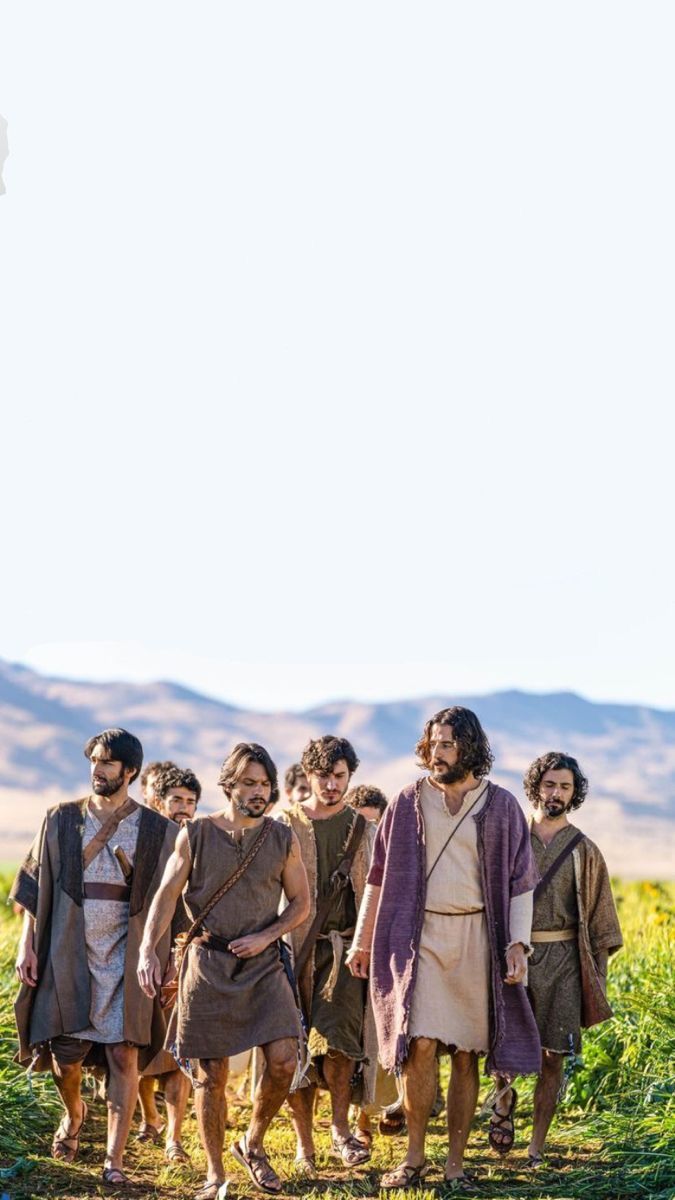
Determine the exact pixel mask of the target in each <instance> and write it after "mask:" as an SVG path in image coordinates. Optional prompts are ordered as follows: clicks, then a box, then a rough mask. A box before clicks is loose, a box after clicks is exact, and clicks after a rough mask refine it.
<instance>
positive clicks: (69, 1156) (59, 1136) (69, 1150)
mask: <svg viewBox="0 0 675 1200" xmlns="http://www.w3.org/2000/svg"><path fill="white" fill-rule="evenodd" d="M86 1117H87V1106H86V1104H85V1102H84V1100H83V1101H82V1120H81V1121H80V1124H79V1125H78V1127H77V1129H76V1130H75V1131H74V1133H67V1131H66V1125H67V1123H68V1113H66V1114H65V1116H64V1117H63V1118H62V1120H61V1123H60V1124H59V1127H58V1129H57V1131H56V1133H55V1134H54V1137H53V1138H52V1158H57V1159H59V1161H60V1162H67V1163H71V1162H75V1159H76V1157H77V1152H78V1150H79V1148H80V1134H81V1133H82V1126H83V1125H84V1122H85V1120H86ZM70 1142H74V1143H75V1145H74V1146H72V1145H70V1144H69V1143H70Z"/></svg>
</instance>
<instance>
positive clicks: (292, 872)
mask: <svg viewBox="0 0 675 1200" xmlns="http://www.w3.org/2000/svg"><path fill="white" fill-rule="evenodd" d="M281 882H282V885H283V889H284V892H285V893H286V899H287V900H288V904H287V906H286V908H285V909H284V911H283V912H282V913H280V914H279V916H278V917H277V919H276V921H273V922H272V924H271V925H268V926H267V927H266V928H265V929H261V930H260V932H259V933H249V934H247V936H246V937H241V938H235V940H234V941H233V942H230V950H231V951H232V953H233V954H236V955H237V957H238V958H253V957H254V956H255V955H256V954H260V953H261V952H262V951H263V950H264V949H265V948H266V947H267V946H269V945H271V943H272V942H275V941H276V940H277V938H280V937H281V936H282V935H283V934H284V933H290V931H291V929H295V928H296V927H297V926H298V925H301V924H302V922H303V921H304V920H306V918H307V917H308V915H309V884H308V882H307V872H306V871H305V867H304V864H303V861H302V859H301V857H300V845H299V843H298V839H297V837H296V836H295V834H293V840H292V842H291V849H290V852H289V855H288V858H287V860H286V866H285V867H284V870H283V873H282V876H281Z"/></svg>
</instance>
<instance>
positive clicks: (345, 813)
mask: <svg viewBox="0 0 675 1200" xmlns="http://www.w3.org/2000/svg"><path fill="white" fill-rule="evenodd" d="M353 821H354V811H353V809H351V808H343V809H342V811H341V812H339V813H337V814H336V815H335V816H334V817H327V818H326V819H325V820H323V821H313V822H312V828H313V830H314V838H315V841H316V865H317V899H318V902H319V903H320V902H321V900H322V899H323V897H324V896H326V895H328V893H329V891H330V877H331V875H332V873H333V871H334V870H335V868H336V867H337V865H338V863H339V862H340V860H341V859H342V857H343V855H344V847H345V842H346V841H347V838H348V836H349V831H350V829H351V826H352V823H353ZM355 925H356V901H355V899H354V889H353V887H352V885H351V882H349V883H348V884H347V886H346V887H345V888H344V889H343V890H342V891H341V892H338V894H337V895H336V896H335V897H334V898H333V903H332V905H331V908H330V909H329V912H328V916H327V918H326V921H325V922H324V926H323V934H322V935H320V936H319V938H318V939H317V942H316V949H315V955H314V988H313V992H312V1010H311V1015H310V1020H309V1026H310V1029H309V1050H310V1053H311V1054H312V1056H317V1055H322V1054H327V1053H328V1051H329V1050H338V1051H339V1052H340V1053H341V1054H344V1055H346V1057H347V1058H353V1059H355V1060H357V1061H360V1060H361V1059H363V1057H364V1052H363V1009H364V1005H365V989H366V984H365V981H364V980H362V979H355V978H354V976H353V975H352V974H351V972H350V971H349V970H348V968H347V966H346V965H345V958H344V955H343V956H342V957H341V959H340V965H339V968H338V972H337V978H336V979H335V984H334V987H333V988H332V994H331V995H330V997H327V996H325V995H323V992H324V989H325V988H326V985H327V984H328V981H329V979H330V976H331V973H332V971H333V964H334V961H335V951H334V944H333V943H334V942H335V937H334V938H333V941H331V939H330V937H329V936H326V935H330V934H331V933H333V934H336V933H341V934H343V935H344V934H345V933H348V936H347V937H346V938H345V937H344V936H343V938H342V941H343V945H344V951H345V953H346V951H347V950H348V949H349V946H350V945H351V938H352V935H353V932H354V927H355Z"/></svg>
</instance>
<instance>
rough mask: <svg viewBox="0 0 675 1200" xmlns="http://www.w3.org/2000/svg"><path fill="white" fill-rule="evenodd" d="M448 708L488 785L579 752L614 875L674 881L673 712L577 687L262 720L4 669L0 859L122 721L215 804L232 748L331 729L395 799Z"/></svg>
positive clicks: (183, 694) (208, 704) (82, 786)
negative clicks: (483, 763)
mask: <svg viewBox="0 0 675 1200" xmlns="http://www.w3.org/2000/svg"><path fill="white" fill-rule="evenodd" d="M450 703H461V704H467V705H469V707H471V708H473V709H475V711H476V712H478V714H479V716H480V719H481V721H482V723H483V725H484V726H485V728H486V730H487V732H488V734H489V737H490V741H491V743H492V746H493V749H494V752H495V759H496V761H495V767H494V771H493V778H494V779H496V780H498V781H500V782H502V783H504V784H505V785H506V786H507V787H509V788H511V790H512V791H514V792H516V794H517V795H519V796H522V787H521V779H522V775H523V773H524V771H525V769H526V767H527V765H528V763H529V762H530V761H531V759H532V758H534V757H535V756H536V755H537V754H539V753H542V752H543V751H544V750H548V749H564V750H567V751H568V752H569V753H572V754H576V755H577V757H578V758H579V759H580V761H581V763H582V766H583V767H584V768H585V770H586V772H587V774H588V775H589V777H590V779H591V787H592V791H591V796H590V798H589V800H588V802H587V804H586V806H585V807H584V809H582V810H581V814H580V816H579V822H580V823H581V824H582V825H583V827H584V828H585V829H587V831H588V832H589V834H590V835H591V836H595V837H596V838H597V840H598V841H600V842H602V844H603V847H605V846H607V847H608V857H609V858H610V865H611V866H612V867H613V869H614V870H616V871H621V872H622V873H625V874H643V873H649V874H650V875H656V874H660V875H666V874H667V875H672V874H673V873H675V868H674V867H673V866H672V865H671V864H672V863H673V861H675V712H672V711H664V710H659V709H653V708H647V707H644V706H638V705H627V704H596V703H592V702H590V701H588V700H584V699H583V698H582V697H581V696H577V695H575V694H574V693H572V692H560V693H553V694H547V695H533V694H531V693H527V692H520V691H508V692H498V693H494V694H490V695H486V696H458V695H454V694H453V693H452V692H448V693H447V695H445V696H442V697H441V696H435V697H434V696H431V697H428V698H425V699H416V700H401V701H397V702H388V703H382V704H365V703H362V702H356V701H353V702H352V701H339V702H334V703H330V704H324V705H320V706H318V707H314V708H311V709H308V710H307V711H305V712H302V713H283V712H276V713H255V712H247V711H246V710H244V709H239V708H236V707H234V706H233V705H230V704H225V703H223V702H221V701H218V700H214V699H210V698H208V697H205V696H202V695H199V694H198V693H196V692H193V691H190V690H189V689H188V688H185V687H182V686H180V685H178V684H173V683H166V682H158V683H152V684H148V685H141V684H129V683H106V684H102V683H86V682H73V681H71V680H62V679H50V678H47V677H45V676H42V675H39V674H38V673H37V672H35V671H31V670H29V669H28V668H26V667H23V666H19V665H14V664H10V663H4V662H1V661H0V789H2V794H3V804H2V811H3V847H2V857H3V858H13V857H15V856H16V854H17V853H18V852H19V849H22V848H23V847H24V843H25V840H26V837H27V836H28V835H29V832H30V831H32V829H33V828H34V826H35V825H36V824H37V823H38V821H39V819H40V815H41V812H42V811H43V810H44V808H45V806H46V805H47V804H48V803H55V802H56V801H58V800H60V799H64V798H66V797H71V796H73V795H81V794H83V793H84V792H86V788H87V764H86V763H85V761H84V758H83V756H82V747H83V745H84V742H85V741H86V739H87V737H89V736H90V734H91V733H93V732H95V731H96V730H98V729H101V728H103V727H105V726H109V725H124V726H126V727H127V728H129V729H131V730H132V731H133V732H134V733H135V734H137V736H138V737H140V739H141V741H142V742H143V746H144V749H145V755H146V761H149V760H150V759H154V758H175V759H176V760H177V761H179V762H181V763H184V764H186V765H187V764H189V765H191V766H192V767H193V768H194V769H195V770H196V771H197V773H198V775H199V777H200V779H201V780H202V783H203V785H204V789H205V797H204V806H205V807H207V808H208V807H215V806H216V804H217V803H218V797H219V793H218V790H217V788H216V786H215V779H216V777H217V773H218V766H219V764H220V762H221V761H222V759H223V757H224V755H225V754H226V753H227V751H228V750H229V749H230V747H231V746H232V744H233V743H234V742H235V741H239V740H256V741H260V742H263V743H264V744H265V745H266V746H267V747H268V748H269V750H270V751H271V753H272V756H273V757H274V759H275V761H276V762H277V765H278V766H279V768H280V770H283V769H284V768H285V767H286V766H287V765H288V764H289V763H290V762H292V761H293V760H294V759H296V758H297V757H299V755H300V753H301V751H302V748H303V746H304V745H305V743H306V741H307V740H308V739H309V738H310V737H312V736H316V735H317V734H319V733H327V732H334V733H339V734H342V735H344V736H346V737H349V738H350V740H351V741H353V743H354V745H355V747H356V750H357V753H358V754H359V757H360V758H361V760H362V766H361V768H360V770H359V772H358V776H357V778H358V779H360V780H361V781H362V782H366V781H372V782H375V783H379V784H380V785H381V786H383V787H384V788H385V789H386V790H388V791H389V792H392V793H393V792H394V791H396V790H398V789H399V788H400V787H401V786H403V784H404V783H406V782H407V781H408V780H410V779H411V778H412V777H413V776H414V774H415V773H416V772H415V766H414V758H413V751H414V745H415V742H416V740H417V738H418V737H419V734H420V731H421V729H422V726H423V723H424V721H425V720H426V718H427V717H428V716H430V715H431V713H433V712H434V711H435V710H436V709H437V708H439V707H441V706H442V705H445V704H450ZM582 814H583V819H582ZM8 818H9V819H8Z"/></svg>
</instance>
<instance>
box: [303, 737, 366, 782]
mask: <svg viewBox="0 0 675 1200" xmlns="http://www.w3.org/2000/svg"><path fill="white" fill-rule="evenodd" d="M341 758H344V760H345V762H346V764H347V770H348V771H349V774H350V775H353V774H354V772H355V770H356V768H357V767H358V765H359V760H358V758H357V757H356V751H355V750H354V747H353V746H352V744H351V742H348V741H347V739H346V738H340V737H333V735H332V734H326V735H325V736H324V737H320V738H315V739H314V741H312V742H308V743H307V745H306V746H305V749H304V750H303V752H302V759H301V760H300V761H301V763H302V769H303V771H304V772H305V775H308V776H309V775H330V772H331V771H332V770H333V767H334V766H335V764H336V763H337V762H339V761H340V759H341Z"/></svg>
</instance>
